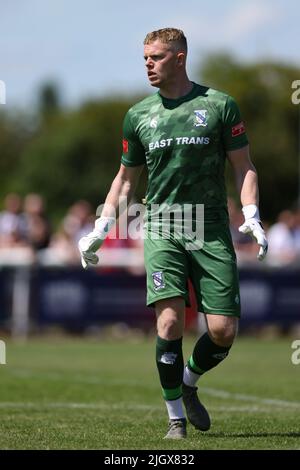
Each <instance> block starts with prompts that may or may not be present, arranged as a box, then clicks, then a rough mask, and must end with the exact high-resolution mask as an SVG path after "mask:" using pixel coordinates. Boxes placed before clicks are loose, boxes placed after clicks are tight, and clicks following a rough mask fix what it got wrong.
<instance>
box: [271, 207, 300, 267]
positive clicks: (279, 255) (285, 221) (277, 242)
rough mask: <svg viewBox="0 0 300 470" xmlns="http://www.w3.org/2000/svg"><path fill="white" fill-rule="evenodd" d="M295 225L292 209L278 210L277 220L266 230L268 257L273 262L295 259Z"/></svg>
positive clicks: (286, 261) (281, 262) (285, 261)
mask: <svg viewBox="0 0 300 470" xmlns="http://www.w3.org/2000/svg"><path fill="white" fill-rule="evenodd" d="M295 227H296V218H295V215H294V213H293V212H292V211H290V210H284V211H282V212H280V214H279V216H278V218H277V222H276V223H275V224H274V225H272V226H271V228H270V229H269V230H268V233H267V238H268V241H269V250H268V259H269V261H271V262H273V263H279V264H287V263H291V262H293V261H295V259H296V257H297V253H296V243H295V240H294V237H293V230H294V229H295Z"/></svg>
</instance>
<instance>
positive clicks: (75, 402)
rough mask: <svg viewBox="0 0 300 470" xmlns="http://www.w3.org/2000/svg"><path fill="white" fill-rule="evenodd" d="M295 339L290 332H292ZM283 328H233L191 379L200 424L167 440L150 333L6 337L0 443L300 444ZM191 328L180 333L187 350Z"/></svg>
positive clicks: (0, 376)
mask: <svg viewBox="0 0 300 470" xmlns="http://www.w3.org/2000/svg"><path fill="white" fill-rule="evenodd" d="M293 339H296V338H293ZM293 339H291V338H282V339H273V340H264V339H260V338H259V339H256V338H244V337H240V338H238V339H237V340H236V343H235V345H234V347H233V348H232V350H231V353H230V355H229V357H228V358H227V359H226V361H224V362H223V363H222V364H220V365H219V366H218V367H217V368H216V369H214V370H212V371H210V372H209V373H208V374H207V375H206V376H203V377H202V378H201V380H200V382H199V388H200V397H201V399H202V401H203V402H204V403H205V405H206V406H207V408H208V410H209V411H210V414H211V418H212V427H211V430H210V431H209V432H207V433H202V432H199V431H196V430H195V429H194V428H193V427H192V426H191V425H189V426H188V438H187V439H185V440H182V441H166V440H163V436H164V434H165V432H166V429H167V415H166V411H165V406H164V404H163V400H162V397H161V391H160V386H159V382H158V375H157V372H156V367H155V362H154V357H155V353H154V343H155V339H154V338H149V339H140V338H136V339H126V340H118V341H117V340H112V339H111V340H109V339H106V340H97V341H96V340H91V339H87V340H82V339H69V338H59V339H49V338H48V339H44V340H41V339H39V340H30V341H28V342H27V343H23V344H18V343H13V342H10V341H8V342H7V344H6V356H7V364H6V365H0V381H1V386H0V449H114V450H117V449H132V450H135V449H151V450H157V449H158V450H164V449H166V450H167V449H168V450H172V449H181V450H185V449H189V450H195V449H200V450H201V449H300V427H299V418H300V394H299V390H300V365H293V364H292V362H291V355H292V352H293V350H292V349H291V343H292V341H293ZM193 341H194V339H193V338H185V340H184V351H185V358H187V357H188V355H189V354H190V353H191V349H192V345H193Z"/></svg>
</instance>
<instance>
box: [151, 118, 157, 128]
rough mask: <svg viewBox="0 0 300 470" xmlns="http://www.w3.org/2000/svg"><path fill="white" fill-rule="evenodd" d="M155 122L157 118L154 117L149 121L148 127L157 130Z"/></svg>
mask: <svg viewBox="0 0 300 470" xmlns="http://www.w3.org/2000/svg"><path fill="white" fill-rule="evenodd" d="M157 121H158V116H155V117H153V118H152V119H151V121H150V127H151V128H152V129H156V128H157V123H158V122H157Z"/></svg>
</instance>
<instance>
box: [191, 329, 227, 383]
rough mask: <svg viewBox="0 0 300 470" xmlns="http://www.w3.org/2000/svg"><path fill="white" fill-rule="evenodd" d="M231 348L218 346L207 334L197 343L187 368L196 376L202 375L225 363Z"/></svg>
mask: <svg viewBox="0 0 300 470" xmlns="http://www.w3.org/2000/svg"><path fill="white" fill-rule="evenodd" d="M230 348H231V346H227V347H224V346H218V345H217V344H215V343H214V342H213V341H212V340H211V339H210V337H209V335H208V333H205V334H204V335H203V336H201V338H200V339H199V340H198V341H197V343H196V345H195V347H194V351H193V354H192V355H191V357H190V358H189V360H188V363H187V367H188V368H189V369H190V370H191V371H192V372H194V373H195V374H198V375H202V374H204V372H207V371H208V370H210V369H212V368H213V367H216V366H217V365H218V364H219V363H220V362H221V361H223V360H224V359H225V357H226V356H228V353H229V350H230Z"/></svg>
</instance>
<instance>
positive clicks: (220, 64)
mask: <svg viewBox="0 0 300 470" xmlns="http://www.w3.org/2000/svg"><path fill="white" fill-rule="evenodd" d="M299 78H300V69H297V68H295V67H291V66H289V65H286V64H276V63H269V62H264V63H263V62H262V63H255V64H244V63H239V62H237V61H235V60H234V59H233V58H232V57H231V56H229V55H226V54H222V55H215V56H211V57H210V58H209V59H207V60H205V61H204V62H203V63H202V66H201V69H200V71H199V79H200V80H199V81H200V82H201V83H203V84H205V85H208V86H211V87H214V88H217V89H220V90H222V91H224V92H226V93H229V94H230V95H232V96H234V97H235V98H236V100H237V102H238V104H239V106H240V109H241V112H242V115H243V118H244V120H245V122H246V127H247V133H248V136H249V140H250V143H251V155H252V159H253V161H254V163H255V166H256V167H257V170H258V173H259V179H260V198H261V209H262V215H263V217H264V218H266V219H268V220H270V221H273V220H274V218H275V217H276V215H277V214H278V212H279V211H280V210H281V209H283V208H286V207H290V206H291V205H293V203H295V201H296V199H297V191H298V171H299V169H298V167H299V163H298V151H299V150H298V145H299V135H298V133H299V130H298V126H299V119H300V118H299V106H295V105H293V104H292V102H291V94H292V89H291V84H292V82H293V81H294V80H296V79H299ZM39 96H40V101H39V103H38V105H37V109H36V111H35V115H34V116H33V115H29V114H27V115H26V114H24V113H22V114H20V113H19V114H18V113H14V115H7V114H5V115H4V114H3V113H2V114H0V148H1V153H0V183H1V184H0V197H2V198H3V196H4V195H5V194H6V193H7V192H9V191H12V190H14V191H19V192H20V193H21V194H26V193H28V192H33V191H36V192H39V193H41V194H42V195H43V196H44V197H45V199H46V201H47V205H48V209H49V211H50V215H52V216H53V215H54V216H55V218H57V217H59V216H61V215H62V214H63V213H64V212H65V210H66V209H67V208H68V207H69V205H70V204H72V203H73V202H74V201H75V200H77V199H87V200H89V201H90V202H91V203H92V204H93V205H94V207H95V208H96V207H97V205H98V204H100V203H102V202H103V200H104V198H105V196H106V194H107V191H108V190H109V187H110V184H111V182H112V179H113V177H114V176H115V174H116V172H117V170H118V168H119V164H120V156H121V141H122V121H123V118H124V115H125V113H126V111H127V110H128V108H129V107H130V106H131V105H132V104H133V103H134V102H136V101H137V100H138V99H140V97H139V98H135V99H118V98H107V99H105V100H101V101H90V102H88V103H85V104H83V105H81V106H80V107H79V108H78V109H71V110H70V109H64V108H63V106H62V104H61V101H60V93H59V92H58V90H57V89H55V85H53V84H50V83H49V84H46V85H45V86H44V87H43V88H42V89H41V92H40V95H39ZM229 188H230V192H232V191H233V183H232V180H229ZM144 190H145V180H143V181H142V183H141V185H140V189H139V190H138V195H139V197H141V196H143V194H144Z"/></svg>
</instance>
